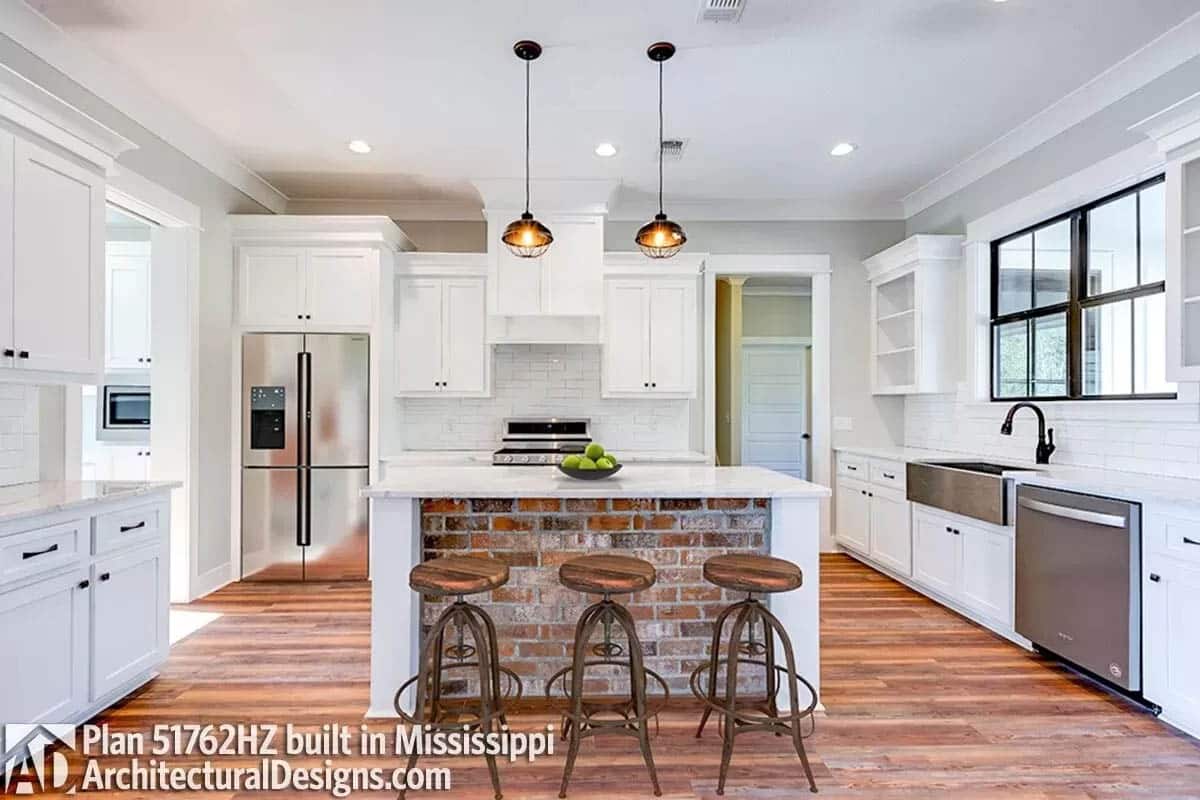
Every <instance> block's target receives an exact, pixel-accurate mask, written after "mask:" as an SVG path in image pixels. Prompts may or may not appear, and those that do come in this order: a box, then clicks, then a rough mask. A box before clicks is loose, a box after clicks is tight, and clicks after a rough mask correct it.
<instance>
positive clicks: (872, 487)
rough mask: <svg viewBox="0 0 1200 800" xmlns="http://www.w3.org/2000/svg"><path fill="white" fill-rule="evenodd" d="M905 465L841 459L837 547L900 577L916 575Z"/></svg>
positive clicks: (847, 455) (846, 455) (851, 456)
mask: <svg viewBox="0 0 1200 800" xmlns="http://www.w3.org/2000/svg"><path fill="white" fill-rule="evenodd" d="M903 477H904V465H903V464H900V463H897V462H894V461H890V460H883V459H872V458H866V457H864V456H858V455H855V454H852V453H839V454H838V458H837V491H836V495H835V498H836V501H837V504H836V512H837V518H836V519H837V523H836V526H835V528H834V537H835V539H836V540H837V542H838V544H840V545H842V546H843V547H846V548H848V549H850V550H853V551H855V552H856V553H858V554H859V555H862V556H865V557H867V558H869V559H871V560H872V561H874V562H876V563H878V564H880V565H881V566H883V567H886V568H887V569H889V570H892V571H893V572H896V573H898V574H900V575H904V576H906V577H907V576H909V575H912V547H913V542H912V535H911V528H910V522H911V513H912V512H911V508H912V506H911V505H910V504H909V502H908V499H907V497H906V496H905V494H904V481H903Z"/></svg>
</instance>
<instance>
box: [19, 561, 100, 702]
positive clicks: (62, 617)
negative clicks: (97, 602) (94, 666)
mask: <svg viewBox="0 0 1200 800" xmlns="http://www.w3.org/2000/svg"><path fill="white" fill-rule="evenodd" d="M87 577H88V575H87V572H86V571H85V570H82V569H76V570H73V571H71V572H68V573H66V574H65V575H60V576H58V577H55V578H50V579H47V580H44V581H40V582H39V583H35V584H34V585H32V586H28V587H26V588H24V589H16V590H13V591H9V592H4V593H0V641H2V642H4V646H3V647H0V675H3V676H4V680H0V722H63V721H64V720H66V719H69V718H70V717H71V715H72V714H73V713H74V712H76V711H78V710H79V709H81V708H83V707H84V706H86V705H87V693H88V587H86V586H84V587H83V588H80V584H81V583H82V582H83V581H85V580H86V579H87Z"/></svg>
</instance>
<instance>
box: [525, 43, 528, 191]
mask: <svg viewBox="0 0 1200 800" xmlns="http://www.w3.org/2000/svg"><path fill="white" fill-rule="evenodd" d="M525 213H526V214H528V213H529V62H528V61H526V62H525Z"/></svg>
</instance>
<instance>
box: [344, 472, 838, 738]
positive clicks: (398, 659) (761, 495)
mask: <svg viewBox="0 0 1200 800" xmlns="http://www.w3.org/2000/svg"><path fill="white" fill-rule="evenodd" d="M829 494H830V492H829V489H828V488H826V487H824V486H819V485H816V484H812V483H809V482H807V481H802V480H799V479H796V478H792V477H790V476H787V475H784V474H782V473H778V472H774V471H772V470H768V469H764V468H761V467H712V466H705V465H656V464H628V465H626V466H624V468H623V469H622V470H621V471H620V472H619V473H618V474H617V475H615V476H613V477H611V478H607V479H604V480H597V481H583V480H575V479H572V478H569V477H567V476H566V475H563V474H562V473H560V472H559V471H558V470H556V469H554V468H552V467H493V466H454V465H446V466H430V465H426V466H413V467H395V466H394V467H392V468H391V469H390V470H389V472H388V476H387V478H386V479H385V480H383V481H381V482H379V483H376V484H373V485H372V486H369V487H368V488H366V489H365V490H363V495H364V496H365V497H367V498H369V499H370V502H371V574H372V611H371V705H370V709H369V711H368V716H372V717H394V716H395V711H394V709H393V699H394V695H395V692H396V689H397V687H399V686H400V684H402V683H403V682H404V681H405V680H407V679H408V678H409V677H410V676H411V675H414V674H415V673H416V670H417V663H418V655H419V648H420V632H421V624H422V621H423V617H424V622H426V623H428V622H429V621H430V620H431V618H432V617H433V616H436V613H437V612H438V611H439V610H440V609H439V608H438V607H437V605H436V604H428V605H427V607H426V608H424V609H422V602H421V598H420V597H419V596H418V595H416V594H415V593H414V592H412V590H411V589H410V588H409V586H408V572H409V570H411V569H412V567H413V566H415V565H416V564H417V563H419V561H421V560H422V559H427V558H437V557H439V556H442V555H451V554H470V553H481V554H482V553H486V554H488V555H491V556H493V557H496V558H501V559H504V560H505V561H506V562H508V564H509V566H510V574H511V578H510V581H509V584H508V585H507V586H505V587H503V588H502V589H498V590H497V591H495V592H493V593H491V595H478V596H476V597H475V598H473V600H474V601H475V602H478V603H480V604H481V605H483V606H484V607H485V608H487V609H488V611H489V613H490V614H491V615H492V616H493V619H494V620H495V622H496V626H497V629H498V631H499V636H500V639H501V640H502V642H504V641H508V642H509V643H510V644H511V650H510V652H511V653H512V656H511V658H510V659H508V661H512V662H516V663H512V664H509V665H510V666H513V667H515V668H516V669H517V672H518V673H519V674H521V675H522V678H523V680H524V682H525V684H526V685H525V692H526V694H527V695H533V696H538V695H540V694H541V692H542V689H543V687H544V679H545V677H546V676H547V675H549V674H551V673H552V672H554V671H555V670H557V669H558V668H559V667H560V666H563V665H565V664H566V663H568V661H567V659H568V657H569V653H568V649H569V642H570V639H571V634H572V632H573V627H574V623H575V620H576V618H577V616H578V612H579V611H580V610H582V608H583V607H584V606H585V605H586V604H587V603H588V602H590V600H591V599H594V598H587V597H584V596H582V595H578V594H577V593H574V592H570V591H569V590H566V589H563V588H562V587H561V586H559V584H558V578H557V569H558V566H559V565H560V564H561V563H562V562H563V561H565V560H567V559H568V558H571V557H574V556H577V555H583V554H585V553H589V552H597V551H606V552H616V553H626V554H629V555H633V556H637V557H639V558H644V559H646V560H648V561H651V562H652V563H654V564H655V567H656V569H657V570H658V582H657V584H656V585H655V586H654V587H652V588H651V589H649V590H647V591H646V592H643V593H640V594H638V595H634V596H633V597H625V598H621V599H622V600H623V601H627V602H629V603H630V604H631V606H636V607H637V608H636V609H635V616H636V617H637V619H638V620H639V622H638V625H639V632H640V635H641V637H642V639H643V641H644V642H645V643H646V645H647V647H648V648H649V649H650V651H651V652H649V653H648V655H647V665H649V666H652V667H653V668H655V669H657V670H658V671H659V672H661V673H662V674H664V676H666V677H667V679H668V683H669V684H670V685H671V689H672V695H673V696H674V697H685V696H687V695H688V692H687V675H688V674H690V672H691V668H692V666H693V664H695V663H698V662H699V661H700V660H701V659H703V658H704V657H705V656H706V654H707V652H708V647H709V643H710V640H711V636H712V621H713V620H714V619H715V618H716V615H717V614H718V613H719V612H720V610H721V608H723V606H724V605H725V604H727V603H729V602H733V601H734V600H736V599H740V597H739V596H734V595H731V594H729V593H724V592H722V590H720V589H718V588H716V587H713V586H711V585H709V584H707V583H706V582H705V581H704V580H703V575H702V566H703V563H704V561H705V560H706V559H707V558H710V557H711V556H714V555H718V554H720V553H727V552H760V553H769V554H770V555H774V556H777V557H779V558H785V559H787V560H789V561H792V562H793V563H796V564H797V565H799V566H800V568H801V569H802V570H803V573H804V585H803V586H802V587H801V588H800V589H797V590H796V591H793V592H788V593H784V594H779V595H774V596H771V597H770V600H769V602H770V604H771V608H772V610H773V611H774V613H775V614H776V615H777V616H778V617H779V618H780V620H781V621H782V622H783V624H784V625H785V626H786V627H787V629H788V631H789V632H790V634H791V638H792V641H793V644H794V646H795V649H796V658H797V667H798V669H799V671H800V672H801V674H803V675H805V676H806V677H807V678H808V679H809V680H810V681H811V682H812V683H813V684H814V686H818V687H819V685H820V684H819V680H820V676H819V664H820V655H819V654H820V651H819V645H818V630H819V629H818V587H819V569H820V562H819V546H820V528H821V525H820V522H821V501H822V500H823V499H825V498H827V497H829ZM612 688H613V689H614V690H619V688H620V687H619V686H616V685H614V686H613V687H612Z"/></svg>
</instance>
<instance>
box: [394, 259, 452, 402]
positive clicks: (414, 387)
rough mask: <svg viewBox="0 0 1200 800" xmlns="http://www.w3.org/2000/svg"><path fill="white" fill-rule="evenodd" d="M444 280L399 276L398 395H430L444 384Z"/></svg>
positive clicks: (397, 328) (397, 306)
mask: <svg viewBox="0 0 1200 800" xmlns="http://www.w3.org/2000/svg"><path fill="white" fill-rule="evenodd" d="M442 331H443V325H442V281H441V280H440V279H438V278H397V279H396V328H395V336H396V339H395V342H394V343H393V350H394V352H395V354H396V394H398V395H401V396H411V395H428V394H433V393H435V392H439V391H441V386H442Z"/></svg>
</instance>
